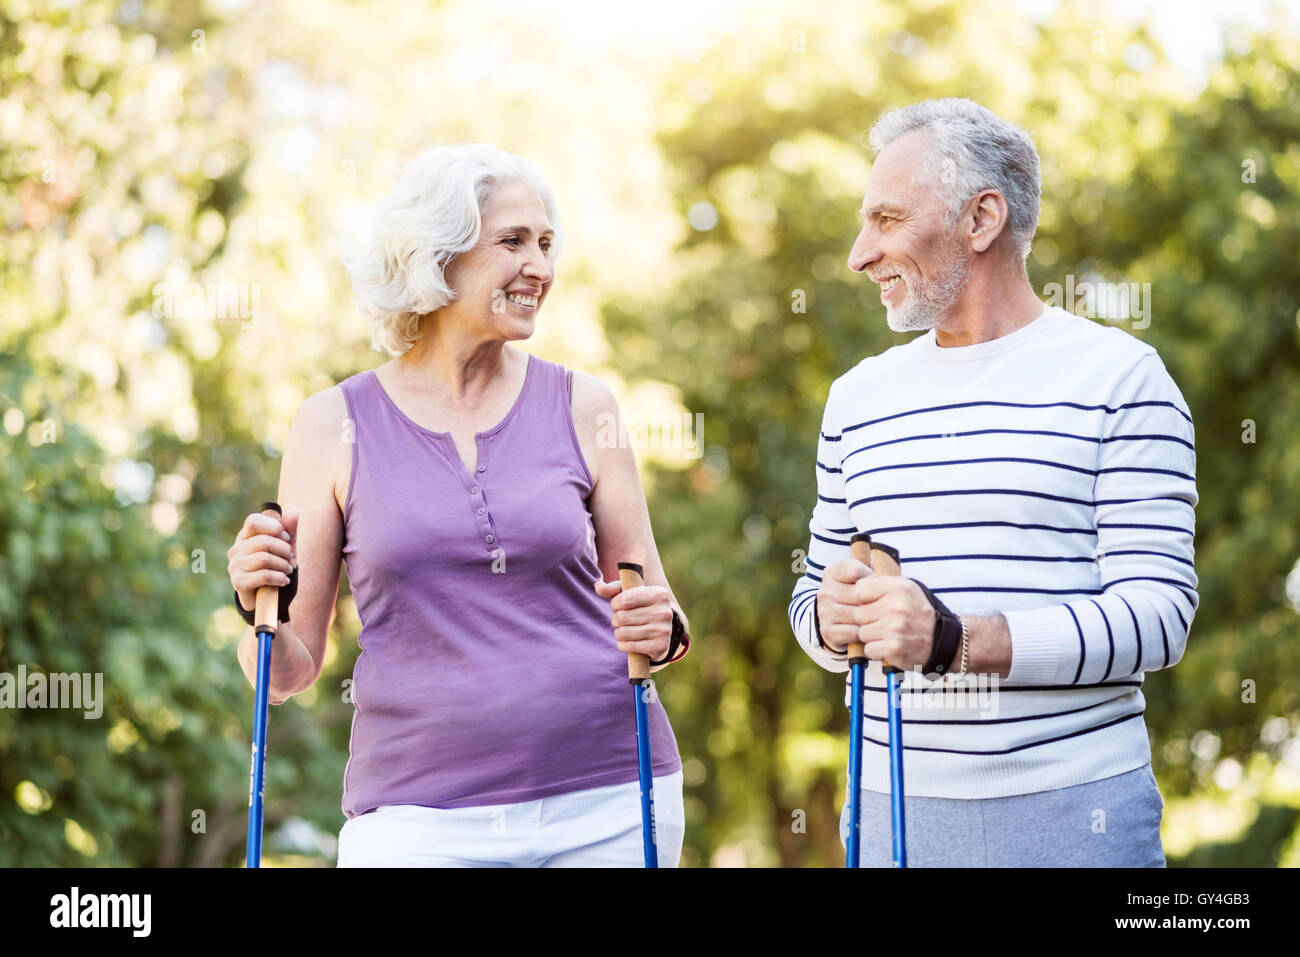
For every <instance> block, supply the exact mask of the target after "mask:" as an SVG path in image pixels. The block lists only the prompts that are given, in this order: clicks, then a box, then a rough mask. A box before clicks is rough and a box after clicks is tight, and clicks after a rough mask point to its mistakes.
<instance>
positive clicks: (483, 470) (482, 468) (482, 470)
mask: <svg viewBox="0 0 1300 957" xmlns="http://www.w3.org/2000/svg"><path fill="white" fill-rule="evenodd" d="M478 470H479V471H480V472H486V471H487V466H486V465H480V466H479V467H478Z"/></svg>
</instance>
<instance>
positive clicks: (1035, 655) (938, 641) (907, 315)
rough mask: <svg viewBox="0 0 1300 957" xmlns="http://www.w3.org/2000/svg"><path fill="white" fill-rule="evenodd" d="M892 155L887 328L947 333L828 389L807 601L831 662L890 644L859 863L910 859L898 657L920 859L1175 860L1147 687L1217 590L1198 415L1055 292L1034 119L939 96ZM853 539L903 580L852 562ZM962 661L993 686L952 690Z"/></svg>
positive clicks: (835, 665) (876, 664) (883, 134)
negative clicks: (1038, 244)
mask: <svg viewBox="0 0 1300 957" xmlns="http://www.w3.org/2000/svg"><path fill="white" fill-rule="evenodd" d="M871 144H872V147H873V150H874V151H875V152H876V153H877V154H878V155H877V158H876V161H875V164H874V166H873V167H872V169H871V172H870V175H869V176H868V178H867V189H866V194H865V197H864V200H863V206H862V217H863V225H862V231H861V233H860V234H859V235H858V238H857V241H856V242H855V243H854V244H853V249H852V252H851V253H850V254H849V266H850V267H851V268H852V269H853V270H854V271H855V272H865V273H867V275H868V276H869V277H870V278H871V279H872V280H874V281H875V282H877V283H879V284H880V288H881V296H880V298H881V302H883V303H884V304H885V308H886V317H887V321H888V324H889V327H890V328H891V329H893V330H895V331H899V332H905V331H922V330H925V334H924V335H922V336H919V337H917V338H915V339H913V340H912V341H910V342H908V343H907V344H906V345H902V346H896V347H894V348H891V349H888V350H886V351H885V352H883V353H881V354H880V355H877V356H870V357H867V358H865V359H863V360H862V361H861V362H859V363H858V364H857V365H856V366H854V367H853V368H852V369H850V370H849V371H848V372H846V373H845V374H844V375H842V376H841V377H840V378H839V379H837V380H836V381H835V382H834V383H833V384H832V385H831V388H830V394H829V396H828V398H827V402H826V409H825V414H824V417H823V420H822V428H821V438H820V440H819V442H818V448H817V468H816V474H817V503H816V506H815V508H814V510H813V514H812V519H811V521H810V523H809V528H810V531H811V532H812V538H811V541H810V545H809V549H808V559H807V569H806V572H805V574H804V575H803V576H801V577H800V579H799V581H798V583H797V584H796V586H795V590H794V597H793V599H792V601H791V603H790V623H791V627H792V628H793V629H794V633H795V635H796V637H797V638H798V640H799V642H800V645H801V646H802V647H803V648H804V650H805V651H806V652H807V653H808V654H809V655H810V656H811V657H812V659H813V660H814V661H816V662H817V663H818V664H820V665H821V666H822V667H823V668H826V669H827V670H829V671H835V672H844V671H847V670H848V663H847V656H846V654H845V649H846V647H847V646H848V644H849V643H850V642H863V643H864V644H865V649H866V655H867V657H868V658H870V659H871V662H870V665H869V667H868V670H867V676H866V694H865V696H866V702H865V713H866V721H865V722H864V725H865V728H864V732H863V739H864V740H863V781H862V786H863V791H862V795H861V798H862V817H861V841H862V858H861V863H862V866H888V865H889V863H890V814H889V799H888V790H889V758H888V728H887V724H886V717H885V715H886V695H885V683H884V680H883V677H882V674H881V670H880V661H881V660H887V661H888V662H889V663H890V664H892V665H894V666H897V667H899V668H902V669H903V670H904V672H906V675H905V679H904V683H903V691H902V693H901V695H900V699H901V702H902V705H901V707H902V718H903V729H904V734H903V741H904V772H905V774H904V779H905V782H906V792H907V793H906V820H907V848H908V856H909V863H910V864H911V865H912V866H923V867H924V866H1063V867H1079V866H1104V867H1110V866H1121V867H1162V866H1164V863H1165V860H1164V853H1163V849H1162V846H1161V842H1160V819H1161V814H1162V811H1163V807H1164V805H1163V801H1162V799H1161V797H1160V793H1159V790H1158V789H1157V787H1156V782H1155V779H1154V777H1153V775H1152V773H1151V763H1150V762H1151V753H1150V745H1149V743H1148V740H1147V729H1146V723H1145V722H1144V720H1143V717H1142V715H1143V710H1144V702H1143V696H1142V682H1143V675H1144V673H1145V672H1147V671H1154V670H1158V669H1161V668H1169V667H1171V666H1173V665H1175V664H1177V663H1178V661H1179V659H1180V658H1181V657H1182V654H1183V649H1184V647H1185V644H1186V641H1187V633H1188V628H1189V626H1190V625H1191V621H1192V617H1193V615H1194V614H1195V612H1196V607H1197V604H1198V600H1199V599H1198V597H1197V593H1196V584H1197V579H1196V574H1195V571H1194V566H1193V548H1192V536H1193V527H1194V515H1195V511H1194V510H1195V506H1196V503H1197V492H1196V480H1195V468H1196V457H1195V451H1194V446H1193V432H1192V418H1191V415H1190V414H1189V412H1188V409H1187V404H1186V402H1185V401H1184V400H1183V397H1182V394H1181V393H1180V392H1179V390H1178V387H1177V386H1176V385H1175V384H1174V382H1173V380H1172V379H1171V378H1170V376H1169V373H1168V372H1167V371H1166V370H1165V367H1164V365H1163V363H1162V362H1161V361H1160V357H1159V356H1158V355H1157V354H1156V351H1155V350H1154V349H1153V348H1152V347H1151V346H1149V345H1147V344H1146V343H1144V342H1142V341H1140V340H1138V339H1136V338H1134V337H1133V336H1131V335H1130V334H1128V333H1127V332H1125V331H1123V330H1120V329H1118V328H1113V327H1105V326H1101V325H1099V324H1097V323H1094V322H1092V321H1090V320H1088V319H1085V318H1081V317H1077V316H1074V315H1072V314H1070V313H1068V312H1066V311H1064V310H1062V309H1060V308H1056V307H1050V308H1049V307H1046V306H1045V305H1044V303H1043V302H1041V301H1039V299H1038V298H1037V296H1036V295H1035V294H1034V291H1033V289H1032V287H1031V286H1030V284H1029V281H1028V276H1027V273H1026V270H1025V259H1026V257H1027V256H1028V254H1029V248H1030V243H1031V242H1032V240H1033V237H1034V232H1035V229H1036V227H1037V223H1038V203H1039V194H1040V191H1041V186H1040V178H1039V166H1038V155H1037V152H1036V151H1035V149H1034V146H1033V144H1032V143H1031V141H1030V139H1029V137H1028V136H1027V135H1026V134H1025V133H1024V132H1023V131H1021V130H1019V129H1017V128H1016V127H1014V126H1012V125H1011V124H1009V123H1007V122H1005V121H1003V120H1002V119H1000V118H998V117H997V116H996V115H994V114H993V113H991V112H990V111H988V110H987V109H984V108H983V107H981V106H978V105H976V104H975V103H972V102H970V101H969V100H958V99H944V100H929V101H925V102H921V103H917V104H914V105H912V106H909V107H907V108H905V109H902V110H896V111H892V112H889V113H886V114H885V115H883V116H882V117H881V118H880V120H879V122H878V123H877V124H876V126H875V127H874V129H873V130H872V131H871ZM857 532H867V533H869V534H870V535H871V536H872V540H873V542H879V543H883V544H886V545H889V546H892V547H893V548H895V549H897V551H898V552H899V556H900V568H901V575H900V576H885V575H875V574H874V573H873V571H872V569H870V568H869V567H868V566H867V565H864V564H862V563H859V562H857V561H854V560H852V559H851V558H850V557H849V548H850V537H851V536H852V535H854V534H855V533H857ZM922 583H924V587H922ZM963 675H966V676H979V677H980V678H981V679H982V680H984V681H985V682H986V683H987V684H986V687H985V689H984V690H985V691H988V692H991V694H986V695H981V696H979V697H977V698H972V697H970V696H966V697H964V698H963V697H962V696H960V695H954V694H953V692H954V691H955V690H957V686H958V685H959V684H960V683H961V682H963V681H966V682H969V681H970V680H971V679H970V678H969V677H967V678H962V677H960V676H963ZM945 686H948V687H947V697H945V696H943V695H936V692H937V691H940V690H943V689H944V687H945ZM945 701H951V702H954V703H958V704H961V705H962V707H961V708H947V709H945V708H943V707H936V705H943V704H944V703H945ZM976 701H978V704H975V703H974V702H976ZM850 786H852V785H851V784H850ZM847 816H848V803H847V802H846V805H845V810H844V816H843V818H842V820H841V833H842V834H844V833H845V832H846V831H847Z"/></svg>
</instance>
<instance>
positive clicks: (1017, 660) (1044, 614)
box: [1001, 605, 1078, 685]
mask: <svg viewBox="0 0 1300 957" xmlns="http://www.w3.org/2000/svg"><path fill="white" fill-rule="evenodd" d="M1001 614H1002V617H1003V618H1005V619H1006V621H1007V631H1008V632H1009V633H1010V635H1011V671H1010V673H1009V674H1008V675H1007V679H1006V680H1007V683H1008V684H1029V685H1032V684H1061V683H1063V682H1065V681H1067V680H1068V678H1069V677H1071V676H1065V677H1062V671H1064V670H1066V669H1068V667H1069V665H1070V664H1071V662H1072V661H1077V660H1078V655H1077V651H1078V636H1077V633H1076V632H1075V629H1074V628H1072V627H1071V628H1069V629H1068V633H1067V629H1066V623H1067V622H1066V618H1067V615H1068V612H1067V611H1066V610H1065V608H1064V607H1063V606H1061V605H1048V606H1046V607H1044V608H1030V609H1026V610H1022V611H1003V612H1002V613H1001ZM1067 639H1069V640H1073V641H1074V643H1075V645H1074V647H1073V648H1072V649H1067V648H1066V647H1065V645H1064V642H1065V641H1066V640H1067Z"/></svg>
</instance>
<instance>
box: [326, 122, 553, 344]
mask: <svg viewBox="0 0 1300 957" xmlns="http://www.w3.org/2000/svg"><path fill="white" fill-rule="evenodd" d="M515 183H522V184H523V185H525V186H529V187H531V188H532V189H533V190H535V191H536V193H537V195H538V197H539V198H540V199H541V201H542V206H543V208H544V209H545V210H546V215H547V217H548V218H549V219H550V221H551V228H552V229H554V230H555V234H554V238H553V240H552V244H551V255H552V257H554V256H556V255H558V254H559V251H560V243H561V241H562V235H561V228H560V218H559V215H558V213H557V212H556V208H555V197H554V196H553V195H552V193H551V189H550V187H549V186H547V185H546V181H545V180H544V179H543V178H542V175H541V174H540V173H539V172H538V171H537V170H536V168H534V167H533V166H532V165H531V164H530V163H528V162H526V161H525V160H523V159H521V158H520V157H518V156H515V155H514V154H513V153H507V152H505V151H504V150H499V149H497V148H496V147H495V146H491V145H489V144H487V143H458V144H455V145H451V146H435V147H433V148H432V149H429V150H426V151H425V152H424V153H422V154H421V155H420V156H419V157H417V158H416V160H415V161H414V162H413V163H411V165H410V166H409V167H407V169H406V172H404V173H403V174H402V176H401V178H400V179H398V181H397V183H396V184H395V185H394V186H393V188H392V189H391V190H389V191H388V195H387V196H385V197H384V198H383V200H382V201H381V202H380V204H379V207H378V209H377V210H376V211H375V223H374V232H373V234H372V236H371V240H370V245H369V247H368V249H367V251H366V252H365V254H364V255H363V256H361V258H359V259H357V260H353V261H350V262H348V263H346V266H347V270H348V274H349V275H350V276H351V277H352V297H353V301H354V302H355V303H356V304H357V307H358V308H359V309H360V310H361V311H362V312H363V313H364V314H365V315H366V316H367V317H368V318H369V319H370V344H371V348H374V349H383V350H385V351H386V352H388V354H389V355H391V356H398V355H401V354H402V353H404V352H406V351H407V350H408V349H410V348H411V346H412V345H414V344H415V341H416V339H418V338H419V336H420V320H421V319H422V318H423V317H424V316H426V315H428V314H429V313H431V312H435V311H436V310H438V309H441V308H442V307H443V306H445V305H447V304H448V303H449V302H451V301H452V300H453V299H455V298H456V295H455V293H454V292H453V291H452V289H451V287H450V286H449V285H448V284H447V279H446V269H447V266H448V265H449V264H450V263H451V261H452V259H454V258H455V257H456V256H457V255H458V254H459V253H463V252H466V251H468V250H470V249H472V248H473V247H474V244H475V243H477V242H478V239H479V233H480V231H481V230H482V228H483V207H484V205H486V203H487V201H488V199H489V198H490V197H491V196H492V194H493V193H495V192H496V191H497V190H498V189H499V188H501V187H502V186H505V185H509V184H515Z"/></svg>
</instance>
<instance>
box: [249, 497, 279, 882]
mask: <svg viewBox="0 0 1300 957" xmlns="http://www.w3.org/2000/svg"><path fill="white" fill-rule="evenodd" d="M261 512H262V514H263V515H270V516H272V517H274V518H279V517H280V515H281V512H280V506H279V505H277V504H276V503H275V502H263V503H262V508H261ZM279 620H280V589H279V588H277V587H276V586H275V585H262V586H261V587H259V588H258V589H257V600H256V603H255V604H254V606H253V622H254V624H253V630H254V631H255V632H256V633H257V686H256V687H255V689H254V692H253V699H254V700H253V761H252V767H250V768H249V771H248V843H247V845H246V850H245V858H244V860H245V863H246V864H247V866H249V867H261V866H262V803H263V797H264V796H263V793H262V790H263V785H264V779H265V773H266V713H267V710H268V708H267V705H268V697H267V696H268V694H269V689H270V686H271V641H272V639H274V638H275V628H276V624H277V623H278V622H279Z"/></svg>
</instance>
